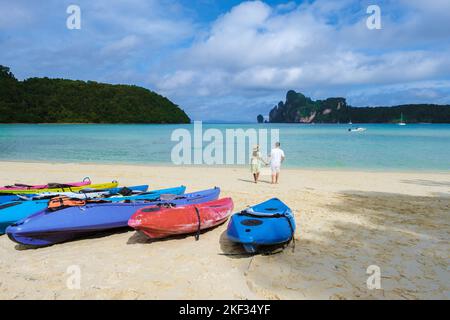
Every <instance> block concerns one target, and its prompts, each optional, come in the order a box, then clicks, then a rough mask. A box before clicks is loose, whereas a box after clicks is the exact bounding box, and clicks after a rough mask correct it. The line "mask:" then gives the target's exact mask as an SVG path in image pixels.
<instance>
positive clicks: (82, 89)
mask: <svg viewBox="0 0 450 320" xmlns="http://www.w3.org/2000/svg"><path fill="white" fill-rule="evenodd" d="M189 122H190V119H189V117H188V116H187V115H186V113H185V112H184V111H183V110H181V109H180V108H179V107H178V106H177V105H175V104H174V103H172V102H171V101H170V100H168V99H167V98H165V97H163V96H160V95H158V94H157V93H155V92H152V91H150V90H147V89H145V88H141V87H137V86H129V85H111V84H104V83H97V82H94V81H87V82H85V81H74V80H65V79H49V78H30V79H27V80H24V81H18V80H17V79H16V78H15V77H14V75H13V74H12V73H11V72H10V70H9V68H7V67H5V66H1V65H0V123H189Z"/></svg>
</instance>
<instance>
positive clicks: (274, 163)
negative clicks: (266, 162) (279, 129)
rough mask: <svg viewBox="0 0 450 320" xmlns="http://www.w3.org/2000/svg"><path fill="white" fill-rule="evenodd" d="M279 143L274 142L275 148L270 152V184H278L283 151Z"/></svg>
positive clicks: (283, 157)
mask: <svg viewBox="0 0 450 320" xmlns="http://www.w3.org/2000/svg"><path fill="white" fill-rule="evenodd" d="M280 145H281V144H280V143H279V142H277V143H275V148H273V149H272V151H271V152H270V169H271V170H272V184H278V178H279V177H280V170H281V163H282V162H283V161H284V159H285V156H284V151H283V150H281V149H280Z"/></svg>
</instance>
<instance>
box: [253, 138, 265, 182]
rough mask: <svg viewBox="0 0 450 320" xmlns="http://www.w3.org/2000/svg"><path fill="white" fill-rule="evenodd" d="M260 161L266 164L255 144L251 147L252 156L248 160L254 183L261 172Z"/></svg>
mask: <svg viewBox="0 0 450 320" xmlns="http://www.w3.org/2000/svg"><path fill="white" fill-rule="evenodd" d="M261 163H264V164H265V165H267V163H266V162H265V161H264V160H263V159H262V158H261V153H260V152H259V146H258V145H256V146H255V147H254V148H253V153H252V158H251V160H250V168H251V171H252V174H253V179H254V180H255V183H258V180H259V174H260V172H261Z"/></svg>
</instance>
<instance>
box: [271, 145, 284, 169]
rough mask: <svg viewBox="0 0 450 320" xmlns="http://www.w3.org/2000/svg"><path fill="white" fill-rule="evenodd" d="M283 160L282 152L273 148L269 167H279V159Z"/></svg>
mask: <svg viewBox="0 0 450 320" xmlns="http://www.w3.org/2000/svg"><path fill="white" fill-rule="evenodd" d="M282 157H283V158H284V151H283V150H281V149H280V148H274V149H272V151H271V152H270V165H272V166H276V167H278V166H281V158H282Z"/></svg>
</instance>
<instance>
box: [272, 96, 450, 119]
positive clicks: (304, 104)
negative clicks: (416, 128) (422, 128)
mask: <svg viewBox="0 0 450 320" xmlns="http://www.w3.org/2000/svg"><path fill="white" fill-rule="evenodd" d="M402 114H403V120H404V121H406V122H408V123H419V122H426V123H450V105H435V104H409V105H401V106H392V107H364V108H360V107H351V106H349V105H347V102H346V100H345V99H344V98H328V99H326V100H312V99H311V98H308V97H306V96H304V95H303V94H301V93H297V92H295V91H293V90H291V91H289V92H288V93H287V95H286V102H280V103H279V104H278V105H277V106H275V107H274V108H273V109H272V110H271V111H270V122H275V123H277V122H278V123H280V122H281V123H282V122H288V123H296V122H298V123H346V122H349V121H352V122H354V123H398V122H399V121H400V119H401V116H402Z"/></svg>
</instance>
